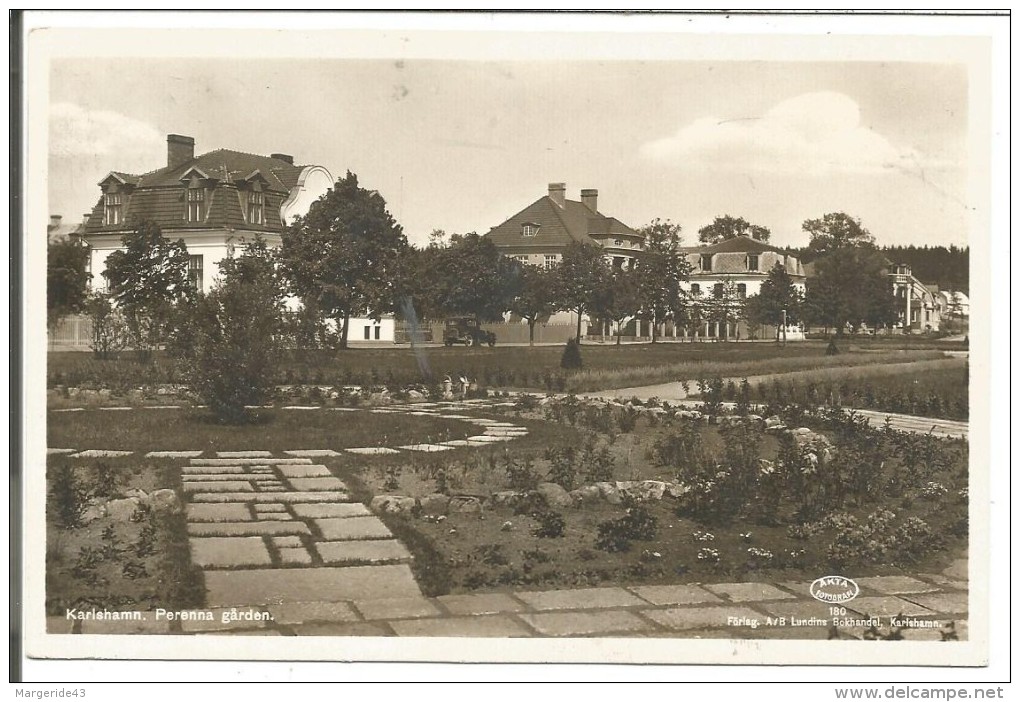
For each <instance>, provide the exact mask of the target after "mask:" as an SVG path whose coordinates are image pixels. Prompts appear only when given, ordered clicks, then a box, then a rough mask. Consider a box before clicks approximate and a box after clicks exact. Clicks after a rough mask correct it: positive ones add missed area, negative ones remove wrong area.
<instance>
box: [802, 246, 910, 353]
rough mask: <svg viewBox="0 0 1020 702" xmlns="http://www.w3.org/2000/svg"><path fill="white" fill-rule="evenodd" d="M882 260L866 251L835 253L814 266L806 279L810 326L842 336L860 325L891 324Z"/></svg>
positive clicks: (892, 301)
mask: <svg viewBox="0 0 1020 702" xmlns="http://www.w3.org/2000/svg"><path fill="white" fill-rule="evenodd" d="M885 265H886V262H885V259H884V257H883V256H882V255H881V254H879V253H878V252H877V251H875V250H874V249H873V248H869V247H846V248H841V249H836V250H835V251H832V252H831V253H829V254H827V255H825V256H823V257H822V258H820V259H818V261H816V262H815V275H814V277H812V278H809V279H808V289H807V297H806V300H805V312H806V313H807V315H808V320H807V321H809V322H811V323H812V324H817V325H820V326H822V327H824V328H826V329H835V330H836V333H837V334H838V335H842V334H843V333H844V332H845V331H846V330H847V329H848V328H849V329H850V330H851V331H852V332H856V331H857V329H858V328H860V326H861V324H863V323H868V324H870V325H874V326H879V325H881V324H888V323H891V322H893V321H895V317H891V312H890V310H896V309H897V307H896V304H895V298H894V297H893V292H892V286H891V284H890V282H889V278H888V276H887V275H886V270H885Z"/></svg>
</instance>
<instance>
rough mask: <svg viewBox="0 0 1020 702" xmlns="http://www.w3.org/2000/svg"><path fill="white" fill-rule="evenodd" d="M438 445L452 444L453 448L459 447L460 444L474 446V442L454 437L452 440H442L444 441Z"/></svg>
mask: <svg viewBox="0 0 1020 702" xmlns="http://www.w3.org/2000/svg"><path fill="white" fill-rule="evenodd" d="M439 445H440V446H452V447H454V448H459V447H461V446H474V444H472V443H471V442H470V441H468V440H467V439H454V440H453V441H444V442H442V443H441V444H439Z"/></svg>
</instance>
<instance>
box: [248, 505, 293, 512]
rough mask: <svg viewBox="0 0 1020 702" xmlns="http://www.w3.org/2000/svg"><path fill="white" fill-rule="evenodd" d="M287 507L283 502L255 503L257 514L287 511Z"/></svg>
mask: <svg viewBox="0 0 1020 702" xmlns="http://www.w3.org/2000/svg"><path fill="white" fill-rule="evenodd" d="M286 511H287V507H286V506H284V505H281V504H265V505H255V514H263V513H264V512H286Z"/></svg>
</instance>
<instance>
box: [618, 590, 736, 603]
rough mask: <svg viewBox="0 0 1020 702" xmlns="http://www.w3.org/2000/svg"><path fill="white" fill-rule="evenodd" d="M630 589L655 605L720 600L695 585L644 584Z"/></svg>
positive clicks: (719, 601)
mask: <svg viewBox="0 0 1020 702" xmlns="http://www.w3.org/2000/svg"><path fill="white" fill-rule="evenodd" d="M630 590H631V591H632V592H634V593H636V594H637V596H638V597H641V598H642V599H645V600H648V601H649V602H651V603H652V604H655V605H686V604H702V603H703V602H713V603H714V602H718V603H720V604H721V603H722V600H721V599H719V598H718V597H716V596H715V595H713V594H712V593H710V592H708V591H706V590H703V589H701V588H700V587H698V586H697V585H644V586H641V587H632V588H630Z"/></svg>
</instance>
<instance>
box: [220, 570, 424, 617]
mask: <svg viewBox="0 0 1020 702" xmlns="http://www.w3.org/2000/svg"><path fill="white" fill-rule="evenodd" d="M205 587H206V604H207V605H208V606H210V607H230V606H236V605H255V604H281V603H283V602H343V601H350V600H369V599H379V598H393V597H421V590H420V589H419V588H418V584H417V583H416V582H415V581H414V576H413V575H412V574H411V569H410V567H409V566H407V565H406V564H397V565H375V566H348V567H333V568H329V567H319V568H285V569H279V568H277V569H273V568H258V569H252V570H235V571H225V570H217V571H210V572H207V573H205Z"/></svg>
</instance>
